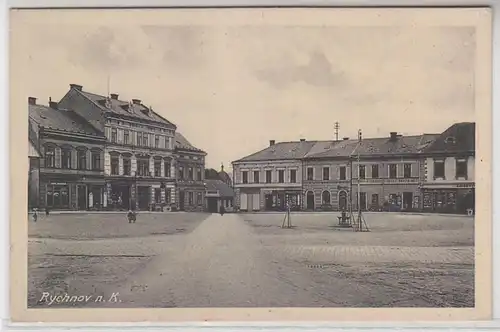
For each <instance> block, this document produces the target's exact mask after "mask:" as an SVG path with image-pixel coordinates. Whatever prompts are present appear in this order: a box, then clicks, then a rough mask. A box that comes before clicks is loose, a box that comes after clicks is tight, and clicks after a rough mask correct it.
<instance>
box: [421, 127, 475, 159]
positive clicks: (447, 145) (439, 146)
mask: <svg viewBox="0 0 500 332" xmlns="http://www.w3.org/2000/svg"><path fill="white" fill-rule="evenodd" d="M475 148H476V123H475V122H461V123H455V124H454V125H452V126H451V127H449V128H448V129H446V130H445V131H444V132H443V133H442V134H441V135H439V137H437V139H436V140H435V141H434V142H433V143H432V144H430V145H429V146H428V147H427V148H426V149H425V152H431V153H432V152H454V153H460V152H472V151H475Z"/></svg>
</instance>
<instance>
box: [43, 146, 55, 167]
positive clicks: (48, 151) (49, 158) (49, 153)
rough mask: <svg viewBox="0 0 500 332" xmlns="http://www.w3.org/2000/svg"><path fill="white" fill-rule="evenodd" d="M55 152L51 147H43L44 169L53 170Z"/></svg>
mask: <svg viewBox="0 0 500 332" xmlns="http://www.w3.org/2000/svg"><path fill="white" fill-rule="evenodd" d="M55 152H56V150H55V149H54V147H53V146H47V147H45V167H49V168H53V167H55V160H56V158H55V155H56V153H55Z"/></svg>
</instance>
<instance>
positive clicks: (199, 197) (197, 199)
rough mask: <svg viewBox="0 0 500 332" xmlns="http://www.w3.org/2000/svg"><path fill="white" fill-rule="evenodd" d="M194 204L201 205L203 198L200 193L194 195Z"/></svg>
mask: <svg viewBox="0 0 500 332" xmlns="http://www.w3.org/2000/svg"><path fill="white" fill-rule="evenodd" d="M196 202H197V204H198V205H202V204H203V196H202V194H201V193H200V192H198V193H196Z"/></svg>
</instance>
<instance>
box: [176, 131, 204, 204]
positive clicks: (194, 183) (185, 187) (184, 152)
mask: <svg viewBox="0 0 500 332" xmlns="http://www.w3.org/2000/svg"><path fill="white" fill-rule="evenodd" d="M206 155H207V154H206V152H204V151H203V150H201V149H198V148H196V147H195V146H193V145H192V144H191V143H190V142H189V141H188V140H187V139H186V138H185V137H184V136H183V135H182V134H180V133H176V135H175V157H176V163H175V165H176V167H175V172H176V173H177V189H176V196H177V200H178V202H179V204H178V205H177V206H176V208H177V209H179V210H180V211H198V212H199V211H204V210H205V182H204V181H205V156H206Z"/></svg>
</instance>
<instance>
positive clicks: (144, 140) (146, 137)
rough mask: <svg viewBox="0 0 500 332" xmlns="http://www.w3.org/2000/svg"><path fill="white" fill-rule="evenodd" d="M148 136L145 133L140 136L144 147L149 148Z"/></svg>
mask: <svg viewBox="0 0 500 332" xmlns="http://www.w3.org/2000/svg"><path fill="white" fill-rule="evenodd" d="M148 136H149V134H146V133H144V135H142V144H143V145H144V146H149V141H148Z"/></svg>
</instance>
